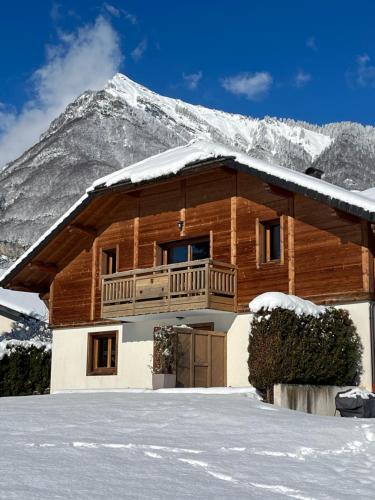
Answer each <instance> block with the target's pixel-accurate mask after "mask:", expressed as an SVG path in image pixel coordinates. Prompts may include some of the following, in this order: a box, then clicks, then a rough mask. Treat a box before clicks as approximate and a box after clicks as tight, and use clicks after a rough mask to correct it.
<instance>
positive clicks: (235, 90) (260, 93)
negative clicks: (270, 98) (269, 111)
mask: <svg viewBox="0 0 375 500" xmlns="http://www.w3.org/2000/svg"><path fill="white" fill-rule="evenodd" d="M272 82H273V79H272V76H271V74H270V73H268V72H266V71H262V72H257V73H240V74H239V75H235V76H229V77H227V78H224V79H223V80H222V82H221V83H222V86H223V87H224V88H225V90H227V91H228V92H231V93H232V94H235V95H241V96H245V97H246V98H247V99H250V100H251V101H258V100H260V99H263V98H264V97H266V95H267V93H268V92H269V90H270V88H271V86H272Z"/></svg>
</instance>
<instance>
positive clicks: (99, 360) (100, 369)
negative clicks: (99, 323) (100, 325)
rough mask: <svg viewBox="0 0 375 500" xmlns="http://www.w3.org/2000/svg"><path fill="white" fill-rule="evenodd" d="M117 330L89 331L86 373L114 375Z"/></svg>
mask: <svg viewBox="0 0 375 500" xmlns="http://www.w3.org/2000/svg"><path fill="white" fill-rule="evenodd" d="M116 373H117V332H99V333H89V338H88V356H87V375H116Z"/></svg>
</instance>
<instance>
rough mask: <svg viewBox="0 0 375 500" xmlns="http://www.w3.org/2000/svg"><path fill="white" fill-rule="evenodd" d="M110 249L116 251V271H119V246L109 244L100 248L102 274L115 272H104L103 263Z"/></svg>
mask: <svg viewBox="0 0 375 500" xmlns="http://www.w3.org/2000/svg"><path fill="white" fill-rule="evenodd" d="M110 251H114V253H115V257H116V263H115V264H116V265H115V273H118V271H119V246H118V245H108V246H105V247H101V248H100V276H106V275H107V274H114V273H108V272H104V265H103V261H104V257H105V256H108V253H107V252H110Z"/></svg>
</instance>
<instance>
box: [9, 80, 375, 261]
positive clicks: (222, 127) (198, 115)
mask: <svg viewBox="0 0 375 500" xmlns="http://www.w3.org/2000/svg"><path fill="white" fill-rule="evenodd" d="M198 136H204V137H207V138H210V139H213V140H215V141H218V142H220V143H223V144H227V145H230V146H232V147H235V148H237V149H239V150H241V151H244V152H246V153H248V154H250V155H253V156H255V157H258V158H262V159H265V160H267V161H269V162H274V163H278V164H281V165H283V166H286V167H289V168H292V169H296V170H299V171H304V170H305V169H306V168H307V167H308V166H310V165H315V166H317V167H318V168H320V169H322V170H323V171H324V172H325V178H326V180H328V181H330V182H333V183H337V184H339V185H342V186H346V187H350V188H351V189H365V188H366V187H369V186H370V185H375V169H373V168H372V165H373V164H374V160H375V129H374V128H372V127H363V126H361V125H359V124H351V123H337V124H332V125H327V126H325V127H318V126H315V125H310V124H308V123H304V122H296V121H293V120H278V119H275V118H269V117H266V118H264V119H262V120H258V119H253V118H251V117H246V116H242V115H234V114H229V113H225V112H222V111H217V110H212V109H208V108H205V107H202V106H195V105H191V104H188V103H185V102H182V101H180V100H176V99H171V98H168V97H163V96H160V95H158V94H156V93H154V92H152V91H151V90H149V89H147V88H145V87H142V86H141V85H139V84H137V83H135V82H133V81H131V80H130V79H128V78H127V77H126V76H124V75H120V74H117V75H115V76H114V78H113V79H112V80H110V81H109V82H108V83H107V85H106V86H105V87H104V89H103V90H100V91H97V92H92V91H87V92H85V93H84V94H82V95H81V96H80V97H78V99H76V100H75V101H74V102H73V103H71V104H70V105H69V106H68V107H67V108H66V110H65V111H64V113H62V114H61V115H60V116H59V117H57V118H56V119H55V120H54V121H53V122H52V123H51V125H50V127H49V129H48V130H47V132H46V133H45V134H44V135H43V136H42V137H41V138H40V141H39V142H38V143H37V144H35V145H34V146H33V147H32V148H30V149H29V150H28V151H26V152H25V153H24V154H23V155H22V156H21V157H20V158H18V159H17V160H15V161H14V162H12V163H10V164H8V165H7V166H6V167H5V168H4V169H3V171H2V172H0V255H1V254H3V255H4V256H5V258H3V261H5V259H6V258H10V259H13V258H15V257H16V256H18V255H19V254H20V253H21V252H22V250H23V249H24V248H26V247H28V246H29V245H30V244H31V243H32V242H33V241H35V240H36V239H37V237H38V236H39V235H40V234H41V233H42V232H43V231H44V230H45V229H46V228H47V227H48V226H50V225H51V224H52V223H53V221H54V220H55V219H56V218H57V217H58V216H59V215H61V213H63V212H64V211H65V210H66V209H67V208H68V207H69V206H70V205H71V204H72V203H73V202H74V201H75V200H76V199H77V198H78V197H79V196H80V195H81V193H82V192H83V191H84V189H85V188H86V187H87V186H88V185H90V184H91V183H92V181H93V180H94V179H96V178H98V177H100V176H103V175H106V174H108V173H110V172H112V171H114V170H117V169H119V168H122V167H124V166H127V165H130V164H132V163H134V162H136V161H139V160H141V159H143V158H146V157H147V156H150V155H153V154H155V153H159V152H161V151H164V150H166V149H169V148H171V147H174V146H177V145H181V144H185V143H186V142H188V141H189V140H191V139H192V138H194V137H198ZM3 263H4V262H3ZM0 265H1V261H0Z"/></svg>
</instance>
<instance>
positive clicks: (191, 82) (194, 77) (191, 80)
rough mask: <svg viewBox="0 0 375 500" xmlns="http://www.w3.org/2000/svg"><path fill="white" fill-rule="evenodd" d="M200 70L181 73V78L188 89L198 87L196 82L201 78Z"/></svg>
mask: <svg viewBox="0 0 375 500" xmlns="http://www.w3.org/2000/svg"><path fill="white" fill-rule="evenodd" d="M202 76H203V74H202V71H197V72H196V73H189V74H186V73H182V78H183V79H184V82H185V84H186V86H187V88H188V89H190V90H194V89H196V88H197V87H198V84H199V82H200V80H201V78H202Z"/></svg>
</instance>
